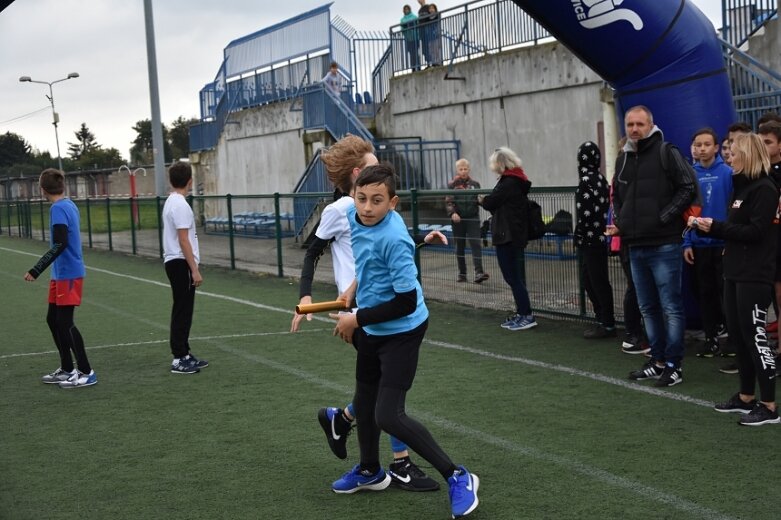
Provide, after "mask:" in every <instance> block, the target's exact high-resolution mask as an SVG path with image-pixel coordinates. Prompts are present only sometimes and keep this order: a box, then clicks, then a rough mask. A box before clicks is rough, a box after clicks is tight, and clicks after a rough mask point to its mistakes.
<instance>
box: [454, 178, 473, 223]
mask: <svg viewBox="0 0 781 520" xmlns="http://www.w3.org/2000/svg"><path fill="white" fill-rule="evenodd" d="M447 187H448V189H450V190H479V189H480V183H479V182H477V181H475V180H472V178H471V177H467V178H466V179H464V178H461V177H458V176H456V177H454V178H453V180H451V181H450V182H448V183H447ZM446 201H447V215H448V217H449V216H451V215H453V213H458V216H459V217H461V218H462V219H470V220H477V218H478V217H480V206H478V205H477V195H475V194H474V192H472V193H466V192H465V194H464V195H461V194H458V195H453V196H450V197H447V199H446Z"/></svg>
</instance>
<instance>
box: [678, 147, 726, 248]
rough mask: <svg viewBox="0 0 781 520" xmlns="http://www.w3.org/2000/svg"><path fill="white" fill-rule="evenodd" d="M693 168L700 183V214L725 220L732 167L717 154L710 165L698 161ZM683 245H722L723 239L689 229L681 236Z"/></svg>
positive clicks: (685, 246)
mask: <svg viewBox="0 0 781 520" xmlns="http://www.w3.org/2000/svg"><path fill="white" fill-rule="evenodd" d="M694 170H695V171H696V172H697V182H698V183H699V184H700V195H701V197H702V216H703V217H710V218H712V219H713V220H719V221H722V222H723V221H725V220H727V212H728V210H729V205H730V202H731V200H732V168H730V167H729V166H728V165H727V164H726V163H725V162H724V161H723V160H722V159H721V157H719V156H718V155H717V156H716V159H715V160H714V161H713V164H711V165H710V167H708V168H705V167H703V166H702V164H700V163H699V162H698V163H696V164H695V165H694ZM683 247H684V248H687V247H724V241H723V240H721V239H717V238H711V237H708V236H702V235H698V234H697V232H696V231H690V232H689V233H686V235H685V236H684V238H683Z"/></svg>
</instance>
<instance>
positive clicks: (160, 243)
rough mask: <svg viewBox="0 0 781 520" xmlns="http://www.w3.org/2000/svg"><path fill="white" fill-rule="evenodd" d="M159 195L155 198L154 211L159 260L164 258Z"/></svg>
mask: <svg viewBox="0 0 781 520" xmlns="http://www.w3.org/2000/svg"><path fill="white" fill-rule="evenodd" d="M160 200H161V198H160V195H158V196H156V197H155V209H156V210H157V245H158V247H159V248H160V258H164V255H165V251H164V250H163V210H162V208H160Z"/></svg>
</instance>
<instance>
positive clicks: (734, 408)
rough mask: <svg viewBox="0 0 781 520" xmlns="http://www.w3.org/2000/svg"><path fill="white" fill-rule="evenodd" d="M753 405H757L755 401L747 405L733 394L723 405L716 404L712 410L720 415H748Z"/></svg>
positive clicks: (738, 395) (738, 396) (737, 395)
mask: <svg viewBox="0 0 781 520" xmlns="http://www.w3.org/2000/svg"><path fill="white" fill-rule="evenodd" d="M755 404H757V400H756V399H752V400H751V401H749V402H748V403H747V402H745V401H744V400H743V399H741V398H740V394H735V395H733V396H732V397H730V398H729V399H728V400H727V401H725V402H723V403H716V404H715V405H714V406H713V409H714V410H716V411H717V412H721V413H749V412H750V411H751V410H753V409H754V405H755Z"/></svg>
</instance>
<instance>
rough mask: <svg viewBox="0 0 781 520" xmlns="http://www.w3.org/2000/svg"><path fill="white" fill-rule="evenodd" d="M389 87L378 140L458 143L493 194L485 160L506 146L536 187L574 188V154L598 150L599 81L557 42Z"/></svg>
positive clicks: (425, 74) (406, 78)
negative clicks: (587, 144) (588, 145)
mask: <svg viewBox="0 0 781 520" xmlns="http://www.w3.org/2000/svg"><path fill="white" fill-rule="evenodd" d="M446 72H447V70H446V68H442V67H438V68H433V69H428V70H426V71H424V72H422V73H418V74H410V75H406V76H402V77H398V78H395V79H393V80H391V88H390V93H389V101H390V103H389V104H388V105H386V106H384V107H383V108H382V110H381V112H380V114H379V116H378V118H377V132H378V134H379V135H380V136H381V137H405V136H414V135H420V136H423V138H424V139H427V140H439V139H458V140H460V141H461V145H462V155H463V156H464V157H466V158H468V159H469V160H470V162H471V163H472V174H473V177H474V178H475V179H476V180H478V181H479V182H480V183H481V184H482V185H483V186H485V187H491V186H493V184H494V183H495V180H496V177H495V175H494V174H492V173H491V172H489V171H488V167H487V159H488V157H489V156H490V154H491V153H492V152H493V150H494V149H495V148H496V147H498V146H509V147H510V148H512V149H513V150H515V151H516V152H517V153H518V154H519V155H520V157H521V159H522V160H523V164H524V169H525V170H526V172H527V174H528V175H529V177H530V178H531V179H532V182H533V184H534V185H535V186H538V187H539V186H573V185H575V184H577V168H576V167H577V163H576V159H575V154H576V151H577V147H578V146H579V145H580V144H581V143H582V142H583V141H586V140H593V141H595V142H599V135H598V124H599V123H600V122H601V121H602V118H603V104H602V102H601V100H600V94H601V91H602V87H603V83H602V80H601V79H600V78H599V77H598V76H597V75H596V74H595V73H594V72H593V71H592V70H591V69H589V68H588V67H586V65H584V64H583V63H582V62H580V61H579V60H578V59H577V58H576V57H575V56H574V55H573V54H572V53H570V52H569V51H568V50H567V49H566V48H565V47H564V46H562V45H561V44H559V43H557V42H553V43H549V44H544V45H540V46H537V47H526V48H522V49H516V50H512V51H507V52H503V53H501V54H497V55H491V56H486V57H484V58H480V59H476V60H472V61H468V62H464V63H461V64H457V65H455V67H454V70H453V71H452V72H451V73H450V75H451V76H458V77H463V78H464V80H443V77H444V75H445V73H446Z"/></svg>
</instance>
